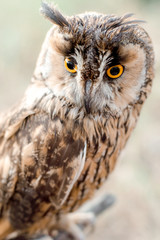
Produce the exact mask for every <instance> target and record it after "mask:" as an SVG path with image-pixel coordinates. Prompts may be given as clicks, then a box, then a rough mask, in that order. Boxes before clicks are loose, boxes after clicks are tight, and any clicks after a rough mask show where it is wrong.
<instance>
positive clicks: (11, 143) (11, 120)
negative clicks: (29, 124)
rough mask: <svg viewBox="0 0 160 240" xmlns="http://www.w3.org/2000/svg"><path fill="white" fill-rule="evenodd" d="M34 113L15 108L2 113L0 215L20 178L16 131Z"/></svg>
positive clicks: (18, 147)
mask: <svg viewBox="0 0 160 240" xmlns="http://www.w3.org/2000/svg"><path fill="white" fill-rule="evenodd" d="M12 114H13V115H12ZM32 114H34V112H33V111H26V110H25V111H21V112H20V114H18V113H15V110H14V111H13V112H10V114H9V113H8V114H7V113H6V114H1V115H0V216H1V214H2V210H4V206H6V205H7V203H8V200H9V199H10V197H11V196H12V195H13V192H14V189H15V185H16V182H17V179H18V174H17V173H18V162H19V156H20V145H18V143H17V142H16V141H15V137H16V133H17V131H19V129H20V128H21V126H22V124H23V122H24V120H25V119H26V118H27V117H29V116H30V115H32Z"/></svg>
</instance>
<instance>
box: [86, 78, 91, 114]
mask: <svg viewBox="0 0 160 240" xmlns="http://www.w3.org/2000/svg"><path fill="white" fill-rule="evenodd" d="M91 90H92V81H91V80H90V79H89V80H87V81H86V82H85V95H84V105H85V109H86V112H87V113H88V114H89V113H90V112H91V106H90V102H91Z"/></svg>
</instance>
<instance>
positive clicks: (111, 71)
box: [107, 64, 124, 78]
mask: <svg viewBox="0 0 160 240" xmlns="http://www.w3.org/2000/svg"><path fill="white" fill-rule="evenodd" d="M123 71H124V67H123V66H122V65H120V64H118V65H115V66H112V67H110V68H108V69H107V75H108V77H110V78H119V77H120V76H121V75H122V73H123Z"/></svg>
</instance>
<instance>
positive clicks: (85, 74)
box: [35, 3, 154, 114]
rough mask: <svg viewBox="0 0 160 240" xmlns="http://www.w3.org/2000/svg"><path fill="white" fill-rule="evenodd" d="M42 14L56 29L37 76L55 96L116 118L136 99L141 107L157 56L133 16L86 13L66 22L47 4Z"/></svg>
mask: <svg viewBox="0 0 160 240" xmlns="http://www.w3.org/2000/svg"><path fill="white" fill-rule="evenodd" d="M41 12H42V14H43V15H44V16H45V17H46V18H48V19H49V20H50V21H51V22H52V24H53V27H52V28H51V29H50V31H49V32H48V34H47V37H46V39H45V42H44V44H43V47H42V51H41V54H40V57H39V60H38V62H37V67H36V71H35V75H36V76H37V78H38V76H40V78H41V81H44V83H45V86H47V87H48V88H49V89H50V91H52V92H53V94H54V96H56V97H57V98H59V99H65V101H67V102H68V103H69V104H72V105H74V106H75V107H76V108H77V109H81V110H82V111H83V112H84V113H85V114H94V113H105V112H108V111H110V112H112V114H117V113H120V112H122V111H123V109H125V108H126V107H128V106H132V105H134V104H135V103H137V102H138V101H141V102H142V103H143V101H144V100H145V98H146V97H147V94H148V92H150V88H151V83H152V78H153V58H154V57H153V49H152V44H151V40H150V38H149V36H148V34H147V33H146V31H145V30H144V29H143V28H142V27H140V26H139V25H138V24H139V22H140V21H137V20H133V19H132V18H131V17H132V14H127V15H124V16H122V17H117V16H115V15H103V14H98V13H86V14H80V15H77V16H72V17H66V18H65V17H64V16H63V15H62V14H61V13H60V12H59V11H57V10H56V9H55V8H54V7H53V6H51V5H48V4H46V3H42V8H41ZM142 94H143V95H144V98H143V101H142V99H141V95H142ZM140 99H141V100H140Z"/></svg>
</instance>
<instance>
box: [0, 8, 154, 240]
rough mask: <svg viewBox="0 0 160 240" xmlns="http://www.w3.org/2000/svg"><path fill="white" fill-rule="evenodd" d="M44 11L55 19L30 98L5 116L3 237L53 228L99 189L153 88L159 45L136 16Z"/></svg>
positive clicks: (0, 140) (0, 144)
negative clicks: (154, 46)
mask: <svg viewBox="0 0 160 240" xmlns="http://www.w3.org/2000/svg"><path fill="white" fill-rule="evenodd" d="M42 13H43V14H44V15H45V16H46V17H47V18H49V20H50V21H51V22H53V24H54V26H53V27H52V28H51V30H50V31H49V32H48V34H47V37H46V39H45V41H44V44H43V46H42V51H41V53H40V56H39V59H38V62H37V66H36V69H35V72H34V75H33V78H32V81H31V84H30V85H29V87H28V89H27V91H26V93H25V95H24V98H23V99H22V101H21V102H20V104H19V105H17V106H16V107H14V108H13V109H12V111H10V112H9V114H5V115H3V116H2V117H1V122H0V124H1V126H0V186H1V188H0V189H1V190H0V226H1V229H3V230H0V236H1V239H3V238H4V239H5V237H6V236H7V235H8V234H10V233H12V232H16V231H17V233H18V234H25V235H28V236H32V235H34V234H36V233H39V232H44V233H47V234H48V233H49V232H50V230H51V229H53V228H55V229H56V228H57V229H58V228H59V226H58V223H57V222H58V219H60V218H63V216H65V215H66V214H67V213H69V212H72V211H74V210H76V209H77V208H78V207H79V206H81V205H82V204H83V203H84V202H85V201H86V200H87V199H89V198H90V197H91V196H92V195H93V193H94V191H95V190H96V189H98V188H99V187H100V186H101V184H102V183H103V182H104V181H105V180H106V178H107V176H108V174H109V173H110V172H111V171H112V170H113V168H114V165H115V163H116V160H117V158H118V156H119V154H120V152H121V150H122V149H123V148H124V146H125V144H126V141H127V139H128V137H129V136H130V134H131V132H132V130H133V129H134V127H135V124H136V122H137V119H138V116H139V114H140V110H141V107H142V105H143V103H144V101H145V99H146V98H147V96H148V93H149V92H150V89H151V85H152V79H153V49H152V44H151V41H150V38H149V37H148V35H147V33H146V32H145V31H144V30H143V29H142V28H141V27H139V26H138V21H136V20H131V19H130V17H131V16H130V15H125V16H123V17H116V16H114V15H113V16H106V15H102V14H97V13H87V14H84V15H78V16H74V17H68V18H64V17H63V16H62V15H61V14H60V13H59V12H58V11H56V10H55V9H54V8H53V7H51V6H49V5H47V4H43V7H42ZM117 76H118V77H117Z"/></svg>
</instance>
